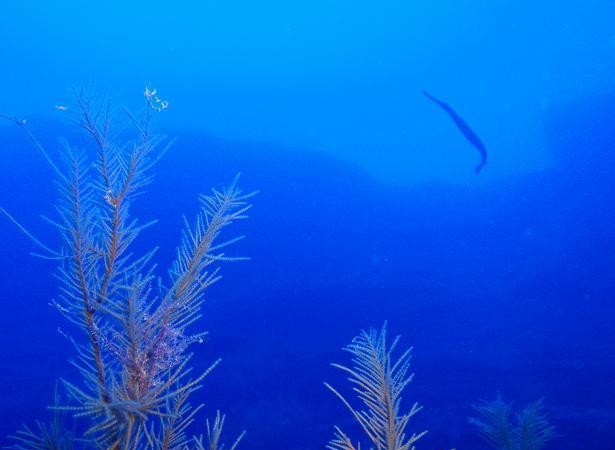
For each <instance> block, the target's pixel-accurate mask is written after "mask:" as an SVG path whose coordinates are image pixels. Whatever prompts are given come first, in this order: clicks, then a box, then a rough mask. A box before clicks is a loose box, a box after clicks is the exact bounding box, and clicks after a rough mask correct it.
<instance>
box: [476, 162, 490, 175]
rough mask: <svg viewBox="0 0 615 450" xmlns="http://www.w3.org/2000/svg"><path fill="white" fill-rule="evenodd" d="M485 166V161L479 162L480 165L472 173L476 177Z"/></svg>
mask: <svg viewBox="0 0 615 450" xmlns="http://www.w3.org/2000/svg"><path fill="white" fill-rule="evenodd" d="M485 164H487V161H481V163H480V164H479V165H478V166H476V167H475V168H474V173H475V174H476V175H478V174H479V173H480V171H481V170H483V167H485Z"/></svg>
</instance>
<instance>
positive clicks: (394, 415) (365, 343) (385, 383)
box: [325, 324, 425, 450]
mask: <svg viewBox="0 0 615 450" xmlns="http://www.w3.org/2000/svg"><path fill="white" fill-rule="evenodd" d="M398 342H399V336H398V337H396V338H395V339H394V340H393V343H392V344H391V345H390V346H388V345H387V340H386V324H385V325H383V327H382V328H381V329H380V330H376V329H373V328H372V329H369V330H368V331H362V332H361V334H359V335H358V336H357V337H355V338H354V339H353V340H352V343H351V344H350V345H348V346H347V347H346V348H345V350H346V351H347V352H349V353H350V354H351V355H352V366H344V365H341V364H333V366H334V367H337V368H338V369H340V370H342V371H344V372H346V373H347V374H348V375H349V377H348V380H349V381H350V383H351V384H353V385H354V388H353V390H354V392H355V394H356V396H357V398H358V399H359V400H361V402H362V403H363V408H356V407H354V406H352V405H351V403H350V402H349V401H348V400H347V399H346V397H344V396H343V395H342V394H340V392H339V391H338V390H337V389H335V388H334V387H332V386H331V385H330V384H328V383H325V385H326V386H327V387H328V388H329V389H330V390H331V391H332V392H333V393H334V394H335V395H336V396H337V397H339V399H340V400H341V401H342V402H343V403H344V404H345V405H346V407H347V408H348V409H349V410H350V412H351V413H352V415H353V416H354V418H355V420H356V421H357V422H358V423H359V425H360V426H361V428H362V429H363V431H364V432H365V434H366V435H367V437H368V438H369V440H370V441H371V442H372V445H373V446H374V448H375V449H377V450H409V449H413V448H414V443H415V442H416V441H417V440H418V439H420V438H421V437H422V436H423V435H424V434H425V432H421V433H418V434H412V435H407V432H406V428H407V425H408V422H409V420H410V418H411V417H412V416H414V415H415V414H416V413H417V412H419V411H420V410H421V407H420V406H419V405H418V404H417V403H414V404H413V405H412V406H411V407H410V410H409V411H408V412H405V413H404V412H402V409H401V400H402V398H401V394H402V393H403V390H404V388H405V387H406V386H407V385H408V383H410V382H411V381H412V374H410V373H409V372H408V369H409V365H410V352H411V349H408V350H406V351H404V352H403V353H402V354H401V355H400V356H398V357H397V358H395V357H394V356H393V353H394V351H395V348H396V346H397V343H398ZM359 447H360V446H359ZM328 448H329V449H331V450H352V449H354V448H355V447H354V445H353V444H352V441H351V440H350V438H349V437H348V436H347V435H346V434H345V433H344V432H343V431H342V430H341V429H340V428H337V427H336V434H335V437H334V439H333V440H331V441H330V442H329V445H328Z"/></svg>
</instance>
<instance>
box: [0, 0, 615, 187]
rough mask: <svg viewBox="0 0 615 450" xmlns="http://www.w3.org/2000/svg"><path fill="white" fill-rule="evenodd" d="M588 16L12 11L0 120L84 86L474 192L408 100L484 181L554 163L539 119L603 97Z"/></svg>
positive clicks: (307, 10)
mask: <svg viewBox="0 0 615 450" xmlns="http://www.w3.org/2000/svg"><path fill="white" fill-rule="evenodd" d="M614 22H615V6H614V5H613V3H612V2H609V1H607V0H602V1H588V2H582V3H581V2H578V1H570V0H568V1H558V2H551V1H542V2H536V1H529V0H521V1H502V0H494V1H490V2H482V1H450V0H449V1H446V0H434V1H429V2H427V1H421V2H408V1H385V2H373V1H372V2H369V1H364V0H358V1H357V0H354V1H326V2H323V1H320V2H319V1H316V2H314V1H303V0H299V1H291V2H289V1H264V2H263V1H261V2H254V1H232V0H231V1H215V2H214V1H208V0H204V1H181V0H179V1H173V2H157V1H147V2H146V1H128V2H119V1H115V0H111V1H106V2H104V3H96V2H84V1H77V0H74V1H67V0H64V1H58V2H48V1H43V0H39V1H19V2H17V1H15V2H9V1H7V2H2V5H1V6H0V42H2V45H0V60H1V61H2V62H3V65H4V70H2V73H0V83H1V85H2V86H3V87H4V89H3V91H2V92H1V94H0V100H1V101H2V105H3V106H5V108H7V109H8V110H10V111H12V112H19V113H23V114H27V115H31V114H33V113H35V112H40V113H47V114H52V113H53V112H54V111H53V107H54V105H56V104H58V103H60V102H62V101H63V99H64V98H65V89H66V88H67V87H69V86H72V85H75V84H83V82H84V80H95V81H96V82H97V83H99V84H104V85H109V86H111V87H112V88H114V90H115V91H116V92H118V91H119V92H120V93H121V94H123V95H124V94H126V95H128V94H132V93H134V92H137V91H140V90H141V88H142V86H143V84H144V81H145V80H150V81H151V82H152V83H153V84H155V85H156V86H157V87H158V88H159V89H160V91H161V92H164V93H165V95H166V96H167V97H168V98H169V100H170V101H171V104H172V106H173V108H172V110H171V111H172V112H171V114H169V116H170V118H169V119H168V120H167V123H170V124H173V125H176V126H178V127H184V128H197V129H204V130H207V131H209V132H211V133H213V134H216V135H219V136H225V137H233V138H240V139H249V140H259V141H266V142H274V143H278V144H280V145H282V146H285V147H300V148H310V149H316V150H320V151H326V152H327V153H329V154H331V155H334V156H336V157H341V158H343V159H345V160H348V161H352V162H356V163H358V164H359V165H361V166H362V167H363V168H365V169H366V170H367V171H368V172H369V173H372V174H375V175H377V176H378V177H379V178H380V179H383V180H389V181H396V182H402V183H408V182H412V181H414V180H425V179H439V180H445V181H454V182H476V180H475V179H474V178H473V176H472V175H473V174H472V173H471V171H468V170H467V169H468V167H472V165H473V164H474V162H475V160H476V155H475V154H474V153H473V149H472V148H470V147H469V146H468V145H467V143H466V142H465V141H464V140H463V139H461V138H460V136H459V135H458V134H457V131H456V130H455V129H454V127H451V126H450V124H449V123H448V122H447V121H446V120H445V119H444V118H443V117H442V116H441V115H440V112H439V111H437V110H435V109H434V108H433V106H432V105H430V104H428V103H427V102H425V99H424V98H422V97H421V95H420V91H421V89H423V88H424V89H428V90H430V91H431V92H432V93H433V94H434V95H436V96H440V97H443V98H444V99H446V100H447V101H449V102H450V103H451V104H452V105H453V106H455V107H456V108H457V109H458V110H459V112H461V113H462V115H464V116H465V117H466V119H467V120H468V121H469V122H470V123H471V124H473V126H474V127H475V128H476V131H477V132H478V133H479V135H481V136H482V137H483V139H484V141H485V142H486V144H487V146H488V148H489V149H490V150H491V152H492V155H493V157H492V158H491V162H490V164H489V170H487V171H485V174H484V177H482V178H481V181H483V179H489V178H493V177H498V176H503V175H506V174H510V173H518V172H527V171H535V170H541V169H542V168H544V167H547V166H549V165H551V164H553V160H552V158H551V155H550V154H549V151H548V149H547V148H546V145H545V142H544V137H543V136H542V133H541V116H542V114H543V113H544V111H545V110H547V109H548V108H549V106H550V105H552V104H553V103H554V102H558V101H562V100H569V99H574V98H576V97H579V96H586V95H592V94H597V93H603V92H604V91H612V90H613V86H614V84H615V81H614V80H613V76H612V74H613V71H614V70H615V31H614V30H613V26H612V24H613V23H614Z"/></svg>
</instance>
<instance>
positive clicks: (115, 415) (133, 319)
mask: <svg viewBox="0 0 615 450" xmlns="http://www.w3.org/2000/svg"><path fill="white" fill-rule="evenodd" d="M144 95H145V99H146V107H145V112H144V114H143V117H142V118H139V119H137V118H135V117H134V116H132V115H131V114H129V113H128V112H127V111H126V118H127V121H128V122H129V123H130V124H131V125H132V128H133V129H134V130H135V132H136V133H135V134H136V136H134V137H133V138H131V139H130V140H124V139H122V136H124V134H125V130H120V129H119V128H117V125H116V124H117V121H116V119H115V117H116V113H115V112H114V110H113V108H112V107H111V104H110V102H109V100H108V99H107V98H106V97H103V98H102V99H101V100H96V98H95V97H93V96H92V97H90V96H88V95H86V94H85V93H83V92H76V93H75V94H74V98H73V104H74V107H71V108H65V109H64V110H65V111H67V112H69V113H70V114H71V115H72V117H73V119H74V120H75V122H76V124H77V125H78V127H79V128H80V129H81V130H82V131H83V133H84V134H85V135H86V137H88V138H89V140H90V141H91V143H92V146H93V147H94V149H95V155H96V157H95V163H94V165H93V166H92V164H91V163H90V162H89V161H88V159H87V157H86V156H87V155H86V153H85V152H82V151H76V150H74V149H73V148H72V147H71V146H69V145H68V144H67V143H64V145H63V147H64V149H63V150H64V152H63V153H64V156H65V158H64V159H65V161H66V167H65V169H62V168H61V166H59V165H56V163H55V162H54V161H53V160H52V158H50V156H49V154H48V153H47V152H46V150H45V149H44V148H43V147H42V146H41V145H40V144H39V143H38V141H37V140H36V139H35V138H34V136H33V135H32V134H31V133H30V132H29V130H28V128H27V127H26V124H25V122H24V121H21V120H17V119H15V118H10V117H9V118H10V119H12V120H13V121H14V122H15V123H17V124H18V125H19V126H20V127H21V128H22V129H23V130H24V131H25V132H26V134H27V135H28V137H29V138H30V139H31V141H32V142H33V143H34V144H35V146H36V147H37V149H38V150H39V152H40V153H41V154H42V155H43V156H44V158H45V159H46V160H47V162H48V163H49V165H50V167H51V168H52V169H53V171H54V172H55V174H56V176H57V178H58V185H59V191H60V200H59V202H58V204H57V208H56V209H57V212H58V217H57V218H56V219H53V220H52V219H48V221H49V222H50V223H52V224H53V225H54V226H55V227H56V229H57V230H58V231H59V233H60V237H61V248H60V249H59V250H57V251H52V250H51V249H50V248H49V247H48V246H46V245H44V244H43V243H42V242H41V241H40V240H37V239H35V238H34V237H33V236H32V235H30V234H29V233H28V232H27V231H26V230H25V228H24V227H21V226H20V225H18V226H19V228H20V229H21V230H22V231H24V232H25V233H26V234H28V235H29V237H30V238H32V240H33V242H34V243H35V244H36V245H38V246H39V247H40V251H41V253H43V254H44V255H46V256H48V257H51V258H54V259H57V260H58V261H59V262H60V267H59V269H58V272H57V278H58V280H59V282H60V295H59V297H58V298H57V299H56V300H54V302H53V304H54V305H55V306H56V307H57V309H58V310H59V311H60V312H61V313H62V315H64V317H66V318H67V319H68V320H69V321H70V322H72V323H73V324H75V325H76V327H77V328H78V329H79V330H80V331H81V333H80V335H77V336H74V337H72V338H71V341H72V342H73V343H74V346H75V348H76V351H77V357H76V359H75V361H74V363H73V364H74V365H75V366H76V367H77V369H78V371H79V373H80V375H81V381H79V382H73V381H68V380H64V381H63V385H64V386H65V388H66V390H67V393H68V397H69V399H70V401H69V403H68V404H66V405H63V406H59V407H56V408H59V409H61V410H62V411H65V412H70V413H72V414H73V415H74V416H75V417H82V418H85V419H86V420H87V422H86V423H87V425H86V427H87V429H86V430H85V431H84V432H83V433H82V434H81V435H80V436H79V445H80V446H81V447H87V448H99V449H116V450H119V449H122V450H123V449H155V450H171V449H189V448H195V449H199V448H202V447H203V444H202V439H201V438H199V439H195V438H190V437H188V435H187V428H188V426H189V425H190V424H191V423H192V422H193V421H194V418H195V414H196V413H197V411H198V410H199V409H200V407H196V408H191V406H190V405H189V403H188V398H189V396H190V394H191V393H193V392H194V391H195V390H196V389H198V388H199V387H200V385H201V382H202V381H203V379H204V378H205V376H206V375H207V374H208V373H209V372H210V371H211V370H212V369H213V368H214V367H215V366H216V365H217V364H218V361H216V362H214V363H213V364H212V365H211V366H210V368H209V369H207V370H206V371H205V372H204V373H201V374H196V375H192V373H191V368H190V364H189V363H190V359H191V354H190V353H189V348H190V346H191V344H193V343H195V342H202V341H203V338H204V336H205V334H204V333H203V332H200V331H192V328H193V327H192V325H194V323H195V322H196V321H197V320H198V319H199V317H200V309H201V304H202V303H203V299H204V297H203V295H204V292H205V290H206V289H207V288H208V287H209V286H211V285H212V284H213V283H215V282H216V281H218V280H219V278H220V275H219V273H218V264H219V263H220V262H223V261H229V260H235V259H241V258H234V257H229V256H227V255H226V254H225V253H224V251H225V249H226V248H227V247H228V246H229V245H231V244H234V243H235V242H237V241H238V240H240V239H241V238H242V237H241V236H240V237H234V238H230V239H226V240H222V241H221V240H220V235H221V233H222V232H223V230H224V229H225V228H227V227H228V226H229V225H231V224H232V223H233V222H235V221H237V220H240V219H243V218H245V217H246V212H247V211H248V209H249V208H250V205H249V203H248V199H249V198H250V197H251V195H252V194H244V193H242V192H241V190H240V189H239V188H238V187H237V185H236V180H235V181H234V182H233V183H232V184H231V185H230V186H229V187H227V188H226V189H223V190H214V191H213V192H212V193H211V194H210V195H206V196H202V197H201V198H200V201H201V210H200V212H199V213H198V215H197V217H196V220H195V221H194V224H193V225H188V221H185V222H186V228H185V230H184V235H183V239H182V241H181V244H180V246H179V248H178V250H177V258H176V260H175V262H174V264H173V266H172V267H171V270H170V271H169V281H168V282H167V283H164V282H163V281H161V280H160V278H159V277H157V276H156V275H155V265H154V264H153V262H152V261H153V256H154V254H155V252H156V249H152V250H151V251H149V252H147V253H145V254H143V255H140V256H136V255H134V253H133V249H132V247H133V243H134V241H135V240H136V239H137V238H138V237H139V234H140V233H141V231H142V230H143V229H145V228H147V227H148V226H150V225H151V224H152V223H153V222H149V223H145V224H140V223H139V222H138V221H136V220H135V219H133V218H131V216H130V214H129V208H130V205H131V203H132V202H133V200H134V199H135V198H137V197H138V196H139V195H140V194H141V193H143V189H144V187H145V186H146V185H147V184H148V183H149V182H150V180H151V173H150V171H151V168H152V166H153V165H154V163H155V162H156V161H157V160H158V159H159V158H160V156H161V155H162V154H163V153H164V151H165V150H166V148H167V147H168V145H169V144H168V141H167V140H166V139H165V138H164V137H163V136H160V135H155V134H151V131H150V128H151V126H150V122H151V119H152V116H153V114H155V113H157V112H159V111H161V110H163V109H165V108H166V107H167V106H168V103H167V102H166V101H162V100H160V99H159V98H158V97H157V94H156V91H155V90H151V89H150V88H149V87H148V88H146V90H145V94H144ZM4 117H6V116H4ZM120 131H121V132H120ZM92 167H93V169H94V170H92ZM2 212H4V214H5V215H6V216H7V217H9V219H10V220H12V221H13V222H14V223H17V222H16V221H15V220H14V219H13V218H12V216H10V215H8V213H6V212H5V211H4V210H2ZM223 424H224V418H223V416H220V414H218V416H217V417H216V420H215V422H214V424H213V425H212V427H211V431H210V433H209V434H210V444H209V445H208V448H210V449H215V448H218V447H219V444H218V443H219V439H220V433H221V431H222V426H223ZM58 426H59V425H58V424H57V423H56V424H54V427H55V428H57V427H58ZM39 428H40V430H41V434H45V435H49V436H51V438H53V433H51V432H49V431H48V429H46V428H44V427H43V428H41V427H39ZM54 432H55V431H54ZM24 433H25V434H24ZM24 433H21V434H19V435H18V436H21V437H22V438H23V439H21V440H18V441H17V442H16V444H15V447H16V448H63V449H68V448H75V447H74V445H73V442H74V441H73V440H71V441H70V443H68V442H66V443H63V444H62V445H58V446H52V445H48V446H45V445H38V446H36V445H34V444H33V443H36V442H43V441H42V440H41V439H38V438H37V437H36V433H35V432H34V431H32V430H30V429H27V431H25V432H24ZM240 438H241V437H240ZM48 440H49V439H48ZM63 442H64V440H63ZM237 442H238V441H237ZM237 442H235V444H234V446H233V447H232V448H234V447H235V446H236V444H237Z"/></svg>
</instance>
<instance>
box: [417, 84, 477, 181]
mask: <svg viewBox="0 0 615 450" xmlns="http://www.w3.org/2000/svg"><path fill="white" fill-rule="evenodd" d="M423 95H425V97H427V98H428V99H429V100H431V101H432V102H434V103H435V104H436V105H438V106H439V107H440V108H442V109H443V110H444V111H446V112H447V113H448V115H449V116H450V118H451V119H452V120H453V122H455V125H457V128H459V131H461V133H463V135H464V136H465V138H466V139H467V140H468V141H469V142H470V144H472V145H473V146H474V147H476V149H477V150H478V151H479V152H480V156H481V161H480V164H479V165H478V166H476V168H475V169H474V173H476V174H477V175H478V174H479V173H480V171H481V169H482V168H483V166H484V165H485V164H487V149H486V148H485V144H483V142H482V141H481V140H480V139H479V137H478V136H477V135H476V133H475V132H474V131H472V128H470V126H469V125H468V124H467V123H466V122H465V120H463V119H462V118H461V116H460V115H459V114H457V112H456V111H455V110H454V109H453V108H451V107H450V105H449V104H448V103H445V102H443V101H442V100H438V99H437V98H436V97H434V96H433V95H431V94H430V93H429V92H427V91H423Z"/></svg>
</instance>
